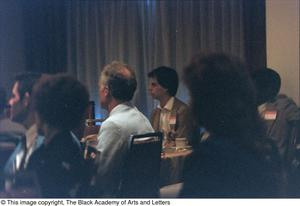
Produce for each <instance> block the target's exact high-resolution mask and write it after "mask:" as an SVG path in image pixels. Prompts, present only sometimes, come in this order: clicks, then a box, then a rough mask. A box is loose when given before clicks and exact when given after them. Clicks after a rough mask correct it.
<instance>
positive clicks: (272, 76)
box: [252, 68, 281, 104]
mask: <svg viewBox="0 0 300 206" xmlns="http://www.w3.org/2000/svg"><path fill="white" fill-rule="evenodd" d="M252 78H253V81H254V84H255V87H256V94H257V103H258V104H262V103H265V102H268V101H272V100H274V99H275V97H276V96H277V94H278V92H279V90H280V87H281V78H280V76H279V74H278V73H277V72H276V71H274V70H272V69H269V68H262V69H258V70H256V71H254V72H253V73H252Z"/></svg>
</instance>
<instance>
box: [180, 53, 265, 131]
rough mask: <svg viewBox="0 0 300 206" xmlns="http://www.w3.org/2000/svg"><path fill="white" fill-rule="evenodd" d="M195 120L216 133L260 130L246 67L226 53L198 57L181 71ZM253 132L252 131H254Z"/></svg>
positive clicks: (252, 89) (251, 85)
mask: <svg viewBox="0 0 300 206" xmlns="http://www.w3.org/2000/svg"><path fill="white" fill-rule="evenodd" d="M184 81H185V84H186V85H187V87H188V89H189V91H190V95H191V100H192V101H191V104H192V111H193V114H194V115H195V117H196V119H197V120H198V123H199V124H200V125H202V126H204V127H205V128H206V129H207V130H208V131H209V132H211V133H215V134H218V135H227V136H230V135H231V136H239V135H241V134H245V131H249V130H248V129H247V128H249V129H250V128H251V129H253V130H256V131H257V132H258V133H260V132H261V131H262V130H261V128H260V126H258V125H259V124H260V123H261V122H260V120H259V116H258V112H257V107H256V100H255V93H254V86H253V83H252V81H251V77H250V75H249V73H248V70H246V68H245V67H244V65H243V64H242V63H241V62H240V61H239V60H238V59H236V58H233V57H229V56H227V55H225V54H211V55H202V56H197V57H195V58H194V59H193V61H192V63H190V64H189V65H188V66H187V67H186V68H185V70H184ZM256 131H253V132H254V133H255V132H256Z"/></svg>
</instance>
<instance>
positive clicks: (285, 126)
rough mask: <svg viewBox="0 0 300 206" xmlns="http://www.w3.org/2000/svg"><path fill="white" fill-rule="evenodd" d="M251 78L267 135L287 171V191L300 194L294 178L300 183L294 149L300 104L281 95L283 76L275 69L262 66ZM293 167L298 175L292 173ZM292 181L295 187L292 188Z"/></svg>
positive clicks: (298, 132) (298, 139)
mask: <svg viewBox="0 0 300 206" xmlns="http://www.w3.org/2000/svg"><path fill="white" fill-rule="evenodd" d="M252 78H253V80H254V83H255V87H256V92H257V96H258V110H259V113H260V115H261V117H262V119H263V120H264V122H265V124H266V126H267V137H268V138H271V139H272V140H274V142H275V143H276V145H277V147H278V150H279V153H280V156H281V159H282V161H283V165H284V169H285V172H287V175H288V176H287V177H288V181H289V183H288V184H289V186H288V187H289V189H288V190H290V191H288V193H290V195H297V196H298V197H299V195H300V193H299V192H298V189H296V188H297V187H298V186H297V185H295V182H298V183H297V184H299V183H300V175H298V174H296V173H299V169H300V168H299V166H298V165H299V164H300V156H299V155H298V157H297V153H295V152H296V150H297V147H299V144H300V110H299V107H298V106H297V105H296V103H295V102H294V101H293V100H292V99H291V98H289V97H287V96H286V95H284V94H279V95H278V93H279V90H280V87H281V78H280V75H279V74H278V73H277V72H276V71H274V70H272V69H269V68H262V69H259V70H256V71H255V72H253V74H252ZM298 150H299V149H298ZM293 170H295V171H294V172H295V175H296V176H293V175H291V174H292V173H291V172H292V171H293ZM297 176H298V177H297ZM296 177H297V178H296ZM296 180H297V181H296ZM291 185H294V186H295V187H296V188H294V189H292V188H291V187H290V186H291ZM292 193H293V194H292Z"/></svg>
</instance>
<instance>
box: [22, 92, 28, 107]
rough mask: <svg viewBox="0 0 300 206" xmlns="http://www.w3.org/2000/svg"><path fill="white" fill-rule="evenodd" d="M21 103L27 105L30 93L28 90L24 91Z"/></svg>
mask: <svg viewBox="0 0 300 206" xmlns="http://www.w3.org/2000/svg"><path fill="white" fill-rule="evenodd" d="M23 103H24V106H26V107H28V105H29V103H30V94H29V93H28V92H26V93H25V94H24V97H23Z"/></svg>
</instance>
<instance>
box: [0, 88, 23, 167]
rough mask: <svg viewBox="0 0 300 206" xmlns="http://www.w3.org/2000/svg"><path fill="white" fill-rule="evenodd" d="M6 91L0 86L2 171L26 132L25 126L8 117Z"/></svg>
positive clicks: (0, 159)
mask: <svg viewBox="0 0 300 206" xmlns="http://www.w3.org/2000/svg"><path fill="white" fill-rule="evenodd" d="M6 106H7V105H6V92H5V90H4V89H3V88H1V87H0V172H2V171H3V167H4V165H5V163H6V161H7V160H8V158H9V157H10V155H11V154H12V152H13V151H14V149H15V147H16V146H17V144H18V142H19V141H20V140H21V138H22V137H23V136H24V134H25V131H26V130H25V128H24V127H23V126H22V125H20V124H18V123H16V122H12V121H11V120H10V119H9V118H7V117H6V114H5V108H6Z"/></svg>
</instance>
